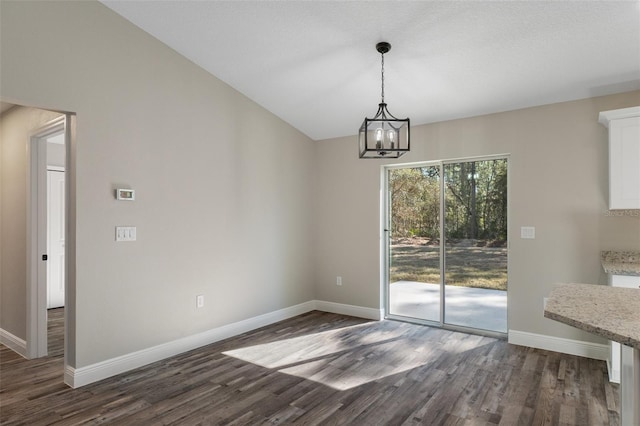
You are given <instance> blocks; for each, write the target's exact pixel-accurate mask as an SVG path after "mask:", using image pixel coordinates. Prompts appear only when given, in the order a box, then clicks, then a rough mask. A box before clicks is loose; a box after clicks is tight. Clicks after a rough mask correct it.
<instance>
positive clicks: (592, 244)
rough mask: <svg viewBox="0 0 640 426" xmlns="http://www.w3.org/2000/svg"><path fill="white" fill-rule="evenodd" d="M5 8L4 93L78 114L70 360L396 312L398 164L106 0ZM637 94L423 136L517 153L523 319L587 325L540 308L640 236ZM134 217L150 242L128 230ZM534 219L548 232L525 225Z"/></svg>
mask: <svg viewBox="0 0 640 426" xmlns="http://www.w3.org/2000/svg"><path fill="white" fill-rule="evenodd" d="M0 19H1V21H0V43H1V45H0V61H1V63H2V73H0V88H1V92H0V95H1V96H2V99H3V100H5V101H11V102H16V103H22V104H26V105H32V106H38V107H41V108H49V109H57V110H65V111H72V112H75V113H77V122H78V124H77V146H76V147H72V148H71V149H72V151H73V154H74V155H75V158H76V167H75V172H76V179H75V184H76V187H77V189H76V194H75V199H76V203H75V207H76V213H77V238H76V241H75V243H76V249H77V270H76V276H77V280H76V283H75V288H74V289H72V290H75V293H74V294H75V296H74V297H73V300H72V303H74V304H75V308H76V314H75V320H74V321H72V323H71V324H70V325H69V327H70V332H71V335H72V336H73V334H74V333H75V336H76V337H75V339H73V338H72V342H71V348H70V349H71V350H70V353H68V359H69V361H70V364H71V366H74V367H84V366H87V365H90V364H93V363H96V362H100V361H103V360H106V359H110V358H113V357H116V356H119V355H123V354H127V353H130V352H134V351H136V350H141V349H145V348H149V347H151V346H154V345H158V344H162V343H165V342H169V341H172V340H175V339H178V338H181V337H185V336H189V335H193V334H196V333H198V332H202V331H205V330H209V329H211V328H213V327H216V326H220V325H224V324H228V323H231V322H234V321H238V320H242V319H246V318H249V317H253V316H256V315H259V314H263V313H267V312H271V311H274V310H277V309H280V308H284V307H288V306H292V305H295V304H297V303H301V302H305V301H308V300H311V299H314V298H316V299H321V300H327V301H334V302H339V303H347V304H353V305H359V306H365V307H372V308H378V307H380V306H381V303H382V302H381V298H380V279H379V270H380V262H379V231H380V226H379V221H380V218H379V213H380V205H379V193H380V184H379V182H380V164H381V163H380V162H378V161H361V160H358V159H357V148H356V138H355V137H349V138H341V139H336V140H328V141H321V142H318V143H315V144H314V143H313V142H312V141H311V140H309V139H308V138H307V137H305V136H304V135H302V134H301V133H299V132H298V131H296V130H295V129H293V128H291V127H290V126H289V125H287V124H286V123H284V122H282V121H281V120H279V119H278V118H276V117H274V116H273V115H272V114H270V113H269V112H267V111H265V110H264V109H262V108H260V107H259V106H257V105H256V104H255V103H253V102H251V101H250V100H248V99H246V98H245V97H243V96H242V95H240V94H239V93H237V92H236V91H234V90H233V89H231V88H230V87H228V86H227V85H226V84H224V83H222V82H221V81H219V80H217V79H216V78H214V77H212V76H211V75H209V74H208V73H206V72H205V71H203V70H202V69H200V68H198V67H196V66H195V65H193V64H192V63H190V62H189V61H188V60H186V59H185V58H183V57H181V56H179V55H178V54H177V53H175V52H174V51H172V50H171V49H169V48H167V47H166V46H164V45H162V44H161V43H159V42H158V41H157V40H155V39H153V38H152V37H150V36H149V35H148V34H146V33H144V32H142V31H141V30H139V29H137V28H135V27H134V26H132V25H131V24H130V23H128V22H127V21H125V20H124V19H122V18H120V17H119V16H117V15H116V14H114V13H113V12H111V11H110V10H108V9H107V8H105V7H103V6H102V5H101V4H99V3H97V2H90V1H85V2H64V1H59V2H3V3H2V14H1V15H0ZM42 64H47V69H48V72H47V73H42V72H41V71H40V69H41V65H42ZM638 104H640V92H634V93H628V94H623V95H617V96H609V97H603V98H594V99H588V100H584V101H578V102H571V103H565V104H557V105H550V106H544V107H539V108H531V109H526V110H519V111H512V112H506V113H501V114H494V115H489V116H483V117H476V118H470V119H465V120H456V121H450V122H444V123H437V124H432V125H426V126H420V127H416V128H414V129H413V130H412V132H413V133H412V136H413V139H412V152H411V153H410V154H408V155H407V156H405V157H403V158H402V160H403V162H412V161H424V160H435V159H447V158H456V157H468V156H475V155H487V154H498V153H510V154H511V193H510V195H511V211H510V219H511V222H510V233H511V235H512V238H511V251H510V261H511V270H510V293H509V295H510V299H509V303H510V316H509V320H510V324H509V325H510V328H512V329H516V330H521V331H529V332H534V333H542V334H549V335H553V336H559V337H570V338H583V339H590V337H589V336H588V335H586V334H582V333H579V332H577V331H575V330H574V329H571V328H569V327H563V326H560V325H558V324H557V323H554V322H552V321H549V320H546V319H543V318H542V297H543V296H544V295H546V294H547V293H548V292H549V290H550V288H551V286H552V284H553V283H554V282H558V281H579V282H600V283H604V275H603V274H602V272H601V270H600V266H599V260H598V258H599V251H600V250H601V249H612V248H613V249H640V238H639V237H640V219H639V218H636V217H607V216H606V215H605V212H606V199H607V193H606V179H607V177H606V173H607V166H606V155H607V154H606V152H607V151H606V129H605V128H604V127H603V126H601V125H599V124H598V123H597V114H598V112H599V111H600V110H606V109H614V108H622V107H626V106H631V105H638ZM357 124H358V123H356V127H357ZM3 158H4V153H3ZM3 161H4V160H3ZM73 167H74V166H73V163H72V164H71V165H70V168H73ZM3 182H4V180H3ZM116 187H131V188H134V189H135V190H136V197H137V200H136V201H135V202H118V201H116V200H115V199H114V196H113V190H114V189H115V188H116ZM2 205H3V206H4V198H3V200H2ZM3 209H4V207H3ZM117 225H131V226H137V229H138V241H137V242H135V243H115V242H114V227H115V226H117ZM523 225H533V226H536V230H537V239H536V240H533V241H528V240H520V239H519V238H517V236H518V235H519V232H518V230H519V227H520V226H523ZM3 238H4V237H3ZM5 254H6V248H4V247H3V249H2V256H3V259H2V262H3V265H5V264H6V263H5ZM336 275H341V276H342V277H343V283H344V285H343V286H342V287H337V286H336V285H335V277H336ZM3 282H4V281H3ZM3 286H4V284H3ZM72 293H73V292H72ZM198 294H203V295H204V296H205V307H204V308H203V309H196V308H195V297H196V295H198ZM3 300H4V297H3Z"/></svg>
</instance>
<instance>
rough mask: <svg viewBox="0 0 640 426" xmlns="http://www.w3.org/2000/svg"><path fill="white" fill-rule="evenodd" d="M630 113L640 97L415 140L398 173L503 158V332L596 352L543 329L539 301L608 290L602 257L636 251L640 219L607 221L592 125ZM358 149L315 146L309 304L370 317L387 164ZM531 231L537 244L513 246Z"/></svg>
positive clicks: (456, 125) (523, 113)
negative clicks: (312, 299)
mask: <svg viewBox="0 0 640 426" xmlns="http://www.w3.org/2000/svg"><path fill="white" fill-rule="evenodd" d="M634 105H640V92H631V93H626V94H620V95H614V96H606V97H599V98H592V99H586V100H581V101H576V102H568V103H561V104H555V105H547V106H542V107H537V108H528V109H523V110H518V111H510V112H504V113H500V114H492V115H486V116H481V117H474V118H468V119H463V120H455V121H448V122H442V123H435V124H430V125H424V126H417V127H414V128H412V129H411V131H412V134H411V135H412V140H411V152H410V153H409V154H407V155H405V156H404V157H401V158H400V160H402V162H403V163H404V162H407V163H408V162H418V161H427V160H440V159H453V158H462V157H471V156H481V155H492V154H504V153H508V154H510V160H509V161H510V167H511V175H510V194H509V195H510V212H509V235H510V243H511V248H510V251H509V261H510V270H509V328H510V329H513V330H519V331H526V332H530V333H540V334H547V335H551V336H558V337H565V338H573V339H584V340H593V338H592V337H591V336H589V335H588V334H586V333H582V332H579V331H578V330H576V329H573V328H570V327H566V326H562V325H560V324H558V323H556V322H553V321H550V320H547V319H545V318H543V316H542V310H543V308H542V304H543V297H544V296H546V295H547V294H548V293H549V291H550V290H551V288H552V286H553V284H554V283H557V282H583V283H600V284H604V283H606V277H605V275H604V273H603V272H602V269H601V267H600V261H599V253H600V251H601V250H605V249H617V250H625V249H635V250H640V217H638V216H635V217H634V216H622V217H616V216H607V198H608V195H607V194H608V192H607V191H608V190H607V172H608V166H607V129H606V128H605V127H604V126H602V125H601V124H598V113H599V111H604V110H609V109H617V108H624V107H629V106H634ZM356 145H357V141H356V138H355V137H349V138H340V139H333V140H325V141H319V142H318V143H317V145H316V159H317V174H316V181H317V185H318V186H317V197H316V201H315V202H316V204H315V206H316V209H315V212H316V235H315V238H316V241H317V257H316V259H317V262H316V275H315V276H316V279H315V282H316V297H317V298H318V299H320V300H327V301H332V302H339V303H348V304H353V305H360V306H366V307H372V308H378V307H381V306H382V300H381V296H380V278H379V271H380V256H379V241H380V240H379V238H380V201H379V200H380V175H381V164H383V163H381V162H379V161H372V160H359V159H358V157H357V152H356V151H357V148H356ZM528 225H531V226H535V227H536V239H535V240H522V239H520V227H521V226H528ZM338 275H340V276H342V280H343V281H342V282H343V285H342V286H341V287H338V286H336V285H335V281H336V276H338Z"/></svg>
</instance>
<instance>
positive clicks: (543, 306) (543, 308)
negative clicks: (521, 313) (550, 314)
mask: <svg viewBox="0 0 640 426" xmlns="http://www.w3.org/2000/svg"><path fill="white" fill-rule="evenodd" d="M548 300H549V298H548V297H543V298H542V315H544V310H545V309H547V301H548Z"/></svg>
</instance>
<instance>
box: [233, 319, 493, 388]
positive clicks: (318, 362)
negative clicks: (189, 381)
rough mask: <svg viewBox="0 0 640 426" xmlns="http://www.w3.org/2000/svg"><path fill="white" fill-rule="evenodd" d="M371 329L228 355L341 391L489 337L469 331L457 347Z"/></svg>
mask: <svg viewBox="0 0 640 426" xmlns="http://www.w3.org/2000/svg"><path fill="white" fill-rule="evenodd" d="M368 327H370V328H373V327H372V326H371V325H370V324H360V325H355V326H350V327H344V328H340V329H337V330H329V331H324V332H320V333H313V334H308V335H304V336H299V337H292V338H288V339H282V340H278V341H275V342H270V343H264V344H261V345H254V346H248V347H245V348H239V349H233V350H229V351H225V352H223V353H224V354H225V355H227V356H231V357H234V358H237V359H240V360H243V361H246V362H250V363H252V364H255V365H259V366H261V367H265V368H270V369H277V370H278V371H279V372H281V373H284V374H289V375H293V376H296V377H301V378H304V379H307V380H312V381H314V382H318V383H322V384H324V385H326V386H329V387H331V388H333V389H336V390H347V389H351V388H353V387H357V386H360V385H363V384H365V383H369V382H372V381H375V380H379V379H382V378H385V377H389V376H392V375H394V374H399V373H402V372H405V371H407V370H411V369H414V368H417V367H421V366H424V365H426V364H429V363H432V362H435V361H437V359H438V358H439V356H440V355H441V354H442V353H443V351H444V350H445V348H446V350H448V351H449V352H450V353H451V352H454V353H462V352H464V351H467V350H469V349H474V348H478V347H479V346H482V342H481V340H482V339H488V338H486V337H480V336H471V335H469V338H465V340H466V341H465V342H463V343H462V344H461V343H460V342H459V341H458V343H457V344H456V345H455V347H448V346H449V345H448V344H447V339H445V340H440V338H438V339H437V340H435V339H434V340H428V339H426V340H425V339H421V340H417V339H416V340H412V339H411V338H410V337H409V338H407V336H406V335H405V333H404V332H405V330H404V328H403V327H399V328H395V329H394V330H379V329H378V330H375V331H374V330H371V331H370V332H368V331H367V330H366V328H368ZM452 333H453V332H452ZM423 337H424V336H423ZM440 337H442V336H441V335H440ZM354 352H355V356H356V359H357V361H356V362H355V363H354V361H353V360H354ZM347 355H349V356H347Z"/></svg>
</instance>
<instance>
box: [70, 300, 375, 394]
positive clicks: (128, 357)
mask: <svg viewBox="0 0 640 426" xmlns="http://www.w3.org/2000/svg"><path fill="white" fill-rule="evenodd" d="M313 310H318V311H324V312H331V313H337V314H343V315H351V316H355V317H360V318H366V319H373V320H380V319H382V311H381V310H378V309H374V308H365V307H361V306H353V305H345V304H342V303H334V302H325V301H320V300H311V301H309V302H305V303H301V304H299V305H295V306H291V307H289V308H284V309H280V310H278V311H274V312H269V313H267V314H264V315H259V316H257V317H253V318H249V319H246V320H242V321H238V322H235V323H232V324H227V325H223V326H221V327H216V328H214V329H211V330H208V331H204V332H202V333H198V334H195V335H193V336H187V337H183V338H182V339H178V340H174V341H172V342H168V343H164V344H162V345H158V346H153V347H151V348H147V349H142V350H140V351H137V352H132V353H129V354H125V355H122V356H119V357H116V358H111V359H108V360H105V361H101V362H98V363H95V364H92V365H88V366H86V367H80V368H75V369H74V368H72V367H69V366H66V367H65V372H64V378H65V379H64V380H65V383H66V384H67V385H69V386H71V387H73V388H77V387H81V386H85V385H88V384H90V383H93V382H97V381H99V380H103V379H106V378H109V377H112V376H115V375H117V374H120V373H124V372H126V371H129V370H133V369H134V368H138V367H142V366H143V365H147V364H151V363H152V362H156V361H160V360H162V359H165V358H168V357H171V356H174V355H178V354H181V353H183V352H187V351H190V350H192V349H196V348H199V347H201V346H205V345H209V344H211V343H215V342H218V341H220V340H224V339H227V338H229V337H233V336H237V335H239V334H242V333H246V332H248V331H251V330H255V329H257V328H260V327H264V326H267V325H270V324H273V323H275V322H278V321H282V320H285V319H288V318H292V317H295V316H297V315H302V314H304V313H307V312H310V311H313Z"/></svg>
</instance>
